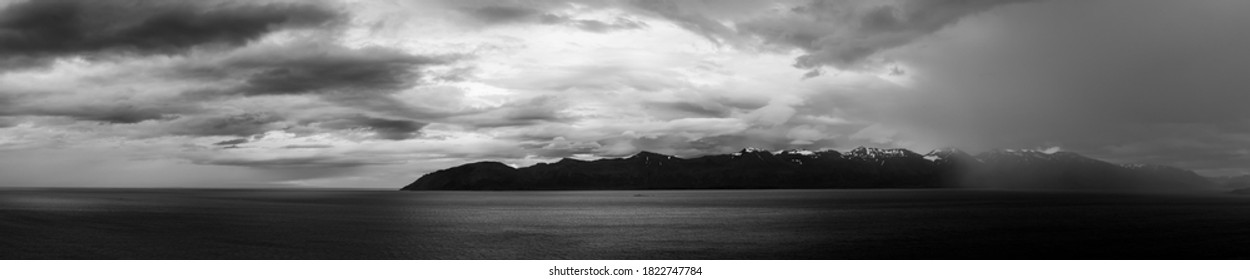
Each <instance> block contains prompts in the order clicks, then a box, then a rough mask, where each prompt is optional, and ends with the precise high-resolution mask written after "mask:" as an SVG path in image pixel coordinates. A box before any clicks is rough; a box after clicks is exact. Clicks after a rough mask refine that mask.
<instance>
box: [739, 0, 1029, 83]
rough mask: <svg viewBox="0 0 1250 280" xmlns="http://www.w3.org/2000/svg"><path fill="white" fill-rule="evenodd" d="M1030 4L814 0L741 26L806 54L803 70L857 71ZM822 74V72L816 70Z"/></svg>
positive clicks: (1005, 1) (797, 62) (998, 0)
mask: <svg viewBox="0 0 1250 280" xmlns="http://www.w3.org/2000/svg"><path fill="white" fill-rule="evenodd" d="M1026 1H1027V0H973V1H962V0H908V1H900V2H899V3H897V4H893V5H891V4H882V3H878V2H875V1H867V2H859V1H840V0H815V1H811V2H809V3H807V4H805V5H800V6H796V7H793V8H792V9H791V10H790V11H788V12H785V13H782V14H779V15H775V16H773V17H765V18H760V19H752V20H747V21H744V22H740V23H739V24H738V26H739V29H740V31H741V32H744V33H746V34H750V35H754V36H757V37H759V38H762V39H764V40H765V41H766V42H768V43H771V44H778V45H783V46H790V47H795V48H799V49H801V50H803V51H804V52H805V54H803V55H801V56H799V57H798V58H796V59H795V66H796V67H800V68H807V69H813V68H819V67H821V66H833V67H836V68H843V69H846V68H855V67H857V66H859V64H860V63H861V62H863V61H864V60H865V59H867V58H868V57H870V56H872V55H874V54H877V53H879V52H881V51H883V50H887V49H891V48H896V47H899V46H903V45H906V44H909V43H911V42H913V41H915V40H917V39H919V38H922V37H924V36H926V35H929V34H932V33H934V32H936V31H938V30H940V29H942V28H944V27H946V26H949V25H951V24H954V23H956V22H958V21H959V20H960V19H962V18H965V17H967V16H970V15H973V14H976V13H979V12H983V11H986V10H989V9H991V8H994V7H997V6H1000V5H1005V4H1010V3H1015V2H1026ZM812 73H818V72H812Z"/></svg>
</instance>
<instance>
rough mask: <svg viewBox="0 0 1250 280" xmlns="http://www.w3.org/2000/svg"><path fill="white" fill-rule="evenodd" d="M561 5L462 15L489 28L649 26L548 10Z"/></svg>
mask: <svg viewBox="0 0 1250 280" xmlns="http://www.w3.org/2000/svg"><path fill="white" fill-rule="evenodd" d="M560 7H562V6H561V5H553V6H547V7H543V6H541V5H540V6H538V7H535V6H525V7H521V6H507V5H487V6H477V7H464V8H461V12H462V13H464V14H466V15H468V16H469V17H471V18H473V19H475V20H477V21H479V22H481V23H483V24H486V25H506V24H547V25H563V26H568V27H573V28H577V29H581V30H583V31H587V32H595V33H604V32H611V31H618V30H628V29H641V28H646V27H647V24H646V23H644V22H641V21H637V20H633V19H629V18H624V17H617V18H615V19H614V20H612V21H601V20H594V19H584V18H577V17H576V16H574V15H567V14H558V13H553V12H550V11H548V10H549V9H557V8H560Z"/></svg>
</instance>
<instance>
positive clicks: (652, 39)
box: [0, 0, 1250, 188]
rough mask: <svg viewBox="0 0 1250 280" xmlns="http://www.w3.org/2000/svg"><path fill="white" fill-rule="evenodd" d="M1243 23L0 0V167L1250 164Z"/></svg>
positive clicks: (217, 175) (185, 170) (1209, 12)
mask: <svg viewBox="0 0 1250 280" xmlns="http://www.w3.org/2000/svg"><path fill="white" fill-rule="evenodd" d="M1248 29H1250V1H1244V0H1226V1H1221V0H1199V1H1173V0H1124V1H1062V0H1052V1H978V0H967V1H955V0H915V1H909V0H899V1H773V2H768V1H757V0H750V1H665V0H638V1H576V2H565V1H463V0H443V1H438V0H434V1H404V0H368V1H358V0H342V1H332V0H331V1H202V0H197V1H185V2H179V1H91V0H81V1H59V0H34V1H5V0H0V186H140V187H156V186H171V187H281V186H292V187H295V186H319V187H386V188H398V187H400V186H403V185H405V184H407V183H409V182H411V181H412V180H414V179H416V178H417V177H419V176H420V175H422V174H424V173H426V172H430V171H433V170H437V169H443V168H448V167H451V166H455V165H459V164H462V163H467V162H474V161H482V160H495V161H502V162H505V163H509V164H514V165H518V166H524V165H529V164H533V163H536V162H547V161H554V160H556V159H559V158H561V157H578V158H596V157H617V156H625V155H630V154H633V153H636V152H638V151H641V150H649V151H654V152H660V153H667V154H675V155H679V156H698V155H705V154H715V153H728V152H732V151H736V150H739V149H742V148H743V147H760V148H766V149H774V150H775V149H788V148H806V149H837V150H847V149H851V148H854V147H856V146H861V145H862V146H876V147H901V148H908V149H912V150H915V151H917V152H921V153H924V152H927V151H929V150H931V149H933V148H939V147H946V146H951V147H957V148H962V149H965V150H967V151H969V152H979V151H984V150H987V149H993V148H1051V147H1059V148H1061V149H1063V150H1066V151H1072V152H1077V153H1082V154H1085V155H1088V156H1091V157H1095V158H1100V159H1104V160H1108V161H1112V162H1116V163H1153V164H1166V165H1173V166H1178V167H1182V168H1189V169H1193V170H1195V171H1198V172H1199V173H1201V174H1204V175H1240V174H1250V75H1248V74H1250V71H1248V70H1247V69H1250V68H1248V67H1250V51H1247V50H1250V32H1247V30H1248Z"/></svg>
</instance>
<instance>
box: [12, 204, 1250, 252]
mask: <svg viewBox="0 0 1250 280" xmlns="http://www.w3.org/2000/svg"><path fill="white" fill-rule="evenodd" d="M0 258H4V259H44V258H55V259H82V258H87V259H96V258H105V259H134V258H137V259H218V258H228V259H309V258H312V259H565V258H568V259H1056V258H1057V259H1194V258H1197V259H1245V258H1250V197H1243V196H1234V195H1215V194H1212V195H1202V196H1194V195H1189V196H1162V195H1123V194H1121V195H1115V194H1090V193H1046V192H1005V191H967V190H781V191H778V190H759V191H743V190H733V191H715V190H713V191H586V192H397V191H316V190H300V191H290V190H268V191H257V190H133V189H129V190H127V189H107V190H98V189H95V190H92V189H7V190H0Z"/></svg>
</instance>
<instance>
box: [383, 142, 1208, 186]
mask: <svg viewBox="0 0 1250 280" xmlns="http://www.w3.org/2000/svg"><path fill="white" fill-rule="evenodd" d="M1212 185H1213V183H1212V182H1211V181H1209V180H1207V179H1206V178H1203V177H1201V176H1199V175H1197V174H1196V173H1193V172H1192V171H1189V170H1184V169H1180V168H1175V167H1167V166H1155V165H1119V164H1113V163H1110V162H1106V161H1101V160H1098V159H1093V158H1089V157H1085V156H1083V155H1080V154H1076V153H1071V152H1055V151H1051V152H1047V151H1039V150H1012V149H1000V150H992V151H988V152H984V153H981V154H978V155H976V156H973V155H970V154H967V153H965V152H963V151H960V150H958V149H953V148H944V149H937V150H934V151H931V152H929V153H926V154H919V153H916V152H913V151H910V150H907V149H897V148H895V149H886V148H871V147H862V146H861V147H857V148H854V149H851V150H849V151H847V152H839V151H836V150H820V151H810V150H797V149H796V150H779V151H774V152H770V151H767V150H764V149H757V148H745V149H742V150H740V151H738V152H735V153H730V154H718V155H707V156H701V157H694V158H681V157H677V156H673V155H666V154H660V153H655V152H650V151H641V152H638V153H636V154H634V155H631V156H628V157H623V158H604V159H597V160H578V159H572V158H563V159H560V160H559V161H556V162H553V163H538V164H535V165H532V166H527V167H521V168H514V167H511V166H508V165H506V164H503V163H499V162H476V163H470V164H465V165H461V166H456V167H452V168H448V169H443V170H439V171H435V172H431V173H429V174H426V175H424V176H421V177H420V178H418V179H417V180H416V181H414V182H413V183H411V184H409V185H407V186H405V187H403V188H402V190H618V189H773V188H802V189H810V188H829V189H847V188H964V187H972V188H1020V189H1034V188H1042V189H1055V188H1057V189H1082V190H1084V189H1091V190H1135V189H1142V190H1185V189H1204V188H1209V187H1211V186H1212Z"/></svg>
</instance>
